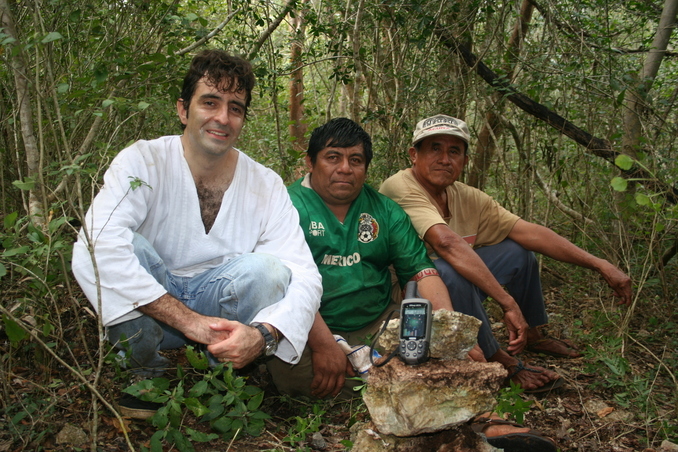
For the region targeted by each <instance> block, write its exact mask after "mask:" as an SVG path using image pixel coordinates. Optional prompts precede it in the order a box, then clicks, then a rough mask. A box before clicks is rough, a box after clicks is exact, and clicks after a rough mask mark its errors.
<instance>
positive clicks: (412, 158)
mask: <svg viewBox="0 0 678 452" xmlns="http://www.w3.org/2000/svg"><path fill="white" fill-rule="evenodd" d="M408 152H409V154H410V161H411V162H412V164H413V165H414V164H415V163H416V162H417V149H416V148H415V147H414V146H413V147H411V148H410V149H409V150H408Z"/></svg>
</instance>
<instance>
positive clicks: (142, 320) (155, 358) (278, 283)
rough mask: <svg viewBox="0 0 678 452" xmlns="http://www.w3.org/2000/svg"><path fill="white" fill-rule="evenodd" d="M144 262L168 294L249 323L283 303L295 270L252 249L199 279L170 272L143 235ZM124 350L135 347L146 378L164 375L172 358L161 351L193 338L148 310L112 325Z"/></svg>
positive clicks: (137, 241)
mask: <svg viewBox="0 0 678 452" xmlns="http://www.w3.org/2000/svg"><path fill="white" fill-rule="evenodd" d="M132 245H133V246H134V254H135V255H136V256H137V257H138V258H139V262H140V263H141V265H142V266H143V267H144V268H145V269H146V271H148V272H149V273H150V274H151V275H152V276H153V277H154V278H155V279H156V281H158V282H159V283H160V284H161V285H162V286H163V287H164V288H165V289H166V290H167V292H168V293H169V294H170V295H172V296H173V297H175V298H176V299H178V300H179V301H181V302H182V303H183V304H184V305H186V306H187V307H188V308H190V309H192V310H193V311H196V312H198V313H200V314H203V315H206V316H211V317H221V318H225V319H228V320H236V321H238V322H241V323H244V324H245V325H248V324H249V323H250V322H251V321H252V320H253V319H254V317H255V316H256V314H257V313H258V312H259V311H261V310H262V309H264V308H266V307H267V306H270V305H272V304H274V303H276V302H278V301H280V300H281V299H282V298H283V297H284V296H285V292H286V291H287V286H288V285H289V282H290V279H291V277H292V272H291V271H290V269H289V268H287V267H286V266H285V265H284V264H283V263H282V262H281V261H280V259H278V258H277V257H275V256H272V255H269V254H262V253H248V254H243V255H241V256H238V257H237V258H235V259H232V260H230V261H229V262H227V263H225V264H224V265H221V266H219V267H215V268H212V269H209V270H207V271H205V272H203V273H200V274H198V275H195V276H193V277H190V278H188V277H179V276H175V275H173V274H172V273H170V272H169V270H168V269H167V267H166V266H165V264H164V262H163V261H162V259H161V258H160V256H159V255H158V253H157V252H156V251H155V250H154V249H153V247H152V246H151V244H150V243H149V242H148V240H146V239H145V238H144V237H142V236H141V235H139V234H134V239H133V241H132ZM107 331H108V340H109V341H110V342H111V343H112V344H114V345H115V346H116V347H117V348H118V349H121V350H125V349H127V348H128V347H129V348H130V349H131V357H130V358H131V359H130V366H129V367H130V369H131V370H132V371H133V372H134V373H137V374H139V375H143V376H149V377H150V376H158V375H161V374H162V373H163V372H164V371H165V369H166V368H167V366H168V365H169V360H168V359H167V358H165V357H163V356H161V355H160V354H158V350H167V349H173V348H179V347H181V346H182V345H184V344H186V343H188V342H190V341H189V340H188V339H187V338H186V336H184V335H183V334H182V333H181V332H180V331H178V330H176V329H174V328H172V327H170V326H169V325H166V324H164V323H162V322H160V321H157V320H155V319H153V318H151V317H150V316H147V315H145V314H143V315H142V316H141V317H138V318H135V319H132V320H128V321H126V322H122V323H119V324H117V325H113V326H110V327H108V328H107Z"/></svg>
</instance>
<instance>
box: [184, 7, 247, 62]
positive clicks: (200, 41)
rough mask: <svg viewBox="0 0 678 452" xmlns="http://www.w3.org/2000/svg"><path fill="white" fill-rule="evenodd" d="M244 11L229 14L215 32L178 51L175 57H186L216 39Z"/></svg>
mask: <svg viewBox="0 0 678 452" xmlns="http://www.w3.org/2000/svg"><path fill="white" fill-rule="evenodd" d="M242 10H243V8H240V9H237V10H235V11H233V12H232V13H231V14H229V15H228V16H227V17H226V19H224V21H223V22H221V23H220V24H219V25H217V27H216V28H215V29H214V30H212V31H210V32H209V33H208V34H206V35H205V36H203V37H202V38H200V39H198V40H197V41H195V42H194V43H193V44H191V45H189V46H188V47H185V48H183V49H181V50H177V51H176V52H174V54H175V55H184V54H186V53H188V52H190V51H191V50H193V49H195V48H197V47H200V46H201V45H203V44H204V43H206V42H207V41H209V40H210V39H212V38H213V37H215V36H216V35H217V34H218V33H220V32H221V30H223V29H224V27H225V26H226V24H228V23H229V22H230V21H231V19H233V17H235V15H236V14H238V13H239V12H241V11H242Z"/></svg>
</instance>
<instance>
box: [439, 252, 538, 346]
mask: <svg viewBox="0 0 678 452" xmlns="http://www.w3.org/2000/svg"><path fill="white" fill-rule="evenodd" d="M475 252H476V253H477V254H478V256H480V258H481V259H482V261H483V262H485V265H487V268H489V270H490V272H492V274H493V275H494V277H495V278H496V280H497V281H498V282H499V284H501V285H503V286H504V287H506V289H507V290H508V292H509V294H511V296H512V297H513V298H514V299H515V300H516V303H517V304H518V307H519V308H520V310H521V312H522V313H523V316H524V317H525V320H526V321H527V324H528V325H529V326H530V327H535V326H539V325H544V324H546V323H547V322H548V316H547V315H546V308H545V306H544V296H543V294H542V291H541V280H540V279H539V267H538V265H537V259H536V257H535V256H534V253H533V252H531V251H528V250H526V249H525V248H523V247H522V246H520V245H519V244H518V243H516V242H514V241H513V240H511V239H505V240H504V241H502V242H499V243H497V244H496V245H490V246H484V247H481V248H478V249H476V250H475ZM434 264H435V266H436V268H437V269H438V273H440V277H441V278H442V279H443V281H444V282H445V285H446V286H447V289H448V290H449V291H450V297H451V298H452V306H454V310H455V311H459V312H461V313H463V314H467V315H471V316H473V317H475V318H477V319H479V320H481V321H482V322H483V324H482V325H481V326H480V330H479V331H478V345H479V346H480V348H481V350H482V351H483V354H484V355H485V358H489V357H491V356H492V355H494V354H495V353H496V352H497V351H499V343H498V342H497V340H496V339H495V338H494V335H493V334H492V327H491V325H490V320H489V318H488V317H487V312H486V311H485V307H484V306H483V300H485V298H487V294H485V293H484V292H483V291H482V290H480V289H479V288H478V287H477V286H475V285H473V284H472V283H470V282H469V281H468V280H467V279H465V278H464V277H462V276H461V275H460V274H459V273H457V271H456V270H455V269H454V268H452V266H451V265H450V264H448V263H447V262H446V261H445V260H444V259H436V260H435V261H434Z"/></svg>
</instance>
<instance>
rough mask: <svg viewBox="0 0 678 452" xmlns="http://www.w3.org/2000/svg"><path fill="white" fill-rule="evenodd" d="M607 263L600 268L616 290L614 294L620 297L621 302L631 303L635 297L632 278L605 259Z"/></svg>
mask: <svg viewBox="0 0 678 452" xmlns="http://www.w3.org/2000/svg"><path fill="white" fill-rule="evenodd" d="M605 262H606V264H607V265H605V266H604V267H602V268H601V269H600V274H601V275H602V276H603V278H604V279H605V281H606V282H607V284H608V285H609V286H610V287H611V288H612V290H614V294H615V295H616V296H618V297H619V304H625V305H627V306H628V305H629V304H631V299H632V298H633V289H632V288H631V278H629V277H628V276H627V275H626V273H624V272H623V271H621V270H619V269H618V268H617V267H615V266H614V265H612V264H610V263H609V262H607V261H605Z"/></svg>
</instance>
